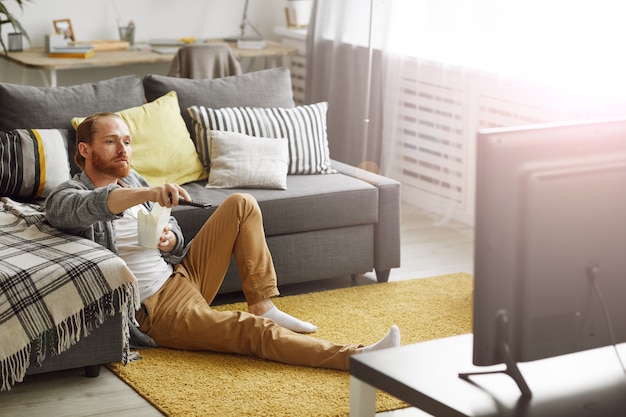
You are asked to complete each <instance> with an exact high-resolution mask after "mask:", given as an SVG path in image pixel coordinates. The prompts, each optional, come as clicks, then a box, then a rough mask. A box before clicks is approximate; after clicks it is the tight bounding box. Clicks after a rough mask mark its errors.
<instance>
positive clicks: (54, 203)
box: [46, 170, 188, 265]
mask: <svg viewBox="0 0 626 417" xmlns="http://www.w3.org/2000/svg"><path fill="white" fill-rule="evenodd" d="M121 183H123V184H124V186H125V187H149V184H148V182H147V181H146V180H145V179H144V178H143V177H142V176H141V175H139V174H138V173H137V172H135V171H134V170H131V172H130V174H129V175H128V176H127V177H126V178H123V179H122V180H121ZM120 187H121V185H119V184H110V185H108V186H107V187H100V188H95V187H94V185H93V183H92V182H91V180H90V179H89V177H88V176H87V175H86V174H85V173H84V172H80V173H78V174H76V175H74V177H73V178H72V179H71V180H68V181H65V182H64V183H62V184H60V185H59V186H58V187H57V188H56V189H55V190H54V191H52V193H51V194H50V195H49V196H48V198H47V199H46V218H47V219H48V222H50V224H51V225H52V226H54V227H55V228H57V229H59V230H61V231H64V232H67V233H71V234H74V235H79V236H83V237H85V238H87V239H90V240H93V241H95V242H97V243H99V244H101V245H102V246H104V247H105V248H107V249H109V250H110V251H111V252H113V253H115V254H118V249H117V245H116V244H115V226H114V224H113V220H116V219H119V218H121V217H122V215H123V213H111V212H110V211H109V208H108V207H107V198H108V196H109V192H111V190H114V189H116V188H120ZM144 206H146V208H148V209H151V207H152V203H150V202H146V203H144ZM170 223H171V225H172V229H171V231H172V232H173V233H174V234H175V235H176V238H177V243H176V247H175V248H174V249H173V250H172V251H171V252H169V253H166V252H162V255H163V259H165V261H166V262H168V263H170V264H173V265H175V264H178V263H180V262H181V261H182V259H183V257H184V256H185V254H186V253H187V250H188V247H186V246H185V239H184V237H183V233H182V231H181V229H180V226H179V225H178V222H177V221H176V219H175V218H174V217H170Z"/></svg>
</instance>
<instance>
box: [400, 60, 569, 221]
mask: <svg viewBox="0 0 626 417" xmlns="http://www.w3.org/2000/svg"><path fill="white" fill-rule="evenodd" d="M400 80H401V81H400V83H399V84H400V91H399V106H398V109H399V111H398V112H397V116H394V117H397V119H396V120H395V126H394V130H395V135H394V136H393V140H394V147H393V154H392V161H393V162H392V163H391V164H390V166H391V167H392V168H391V172H390V173H389V175H390V176H392V177H393V178H395V179H397V180H399V181H400V182H401V183H402V199H403V201H404V202H405V203H408V204H410V205H413V206H417V207H419V208H422V209H424V210H427V211H429V212H432V213H435V214H437V215H438V216H441V219H442V221H445V220H449V219H452V220H456V221H459V222H462V223H465V224H468V225H473V223H474V205H475V169H476V153H475V146H476V133H477V131H478V130H479V129H482V128H487V127H502V126H514V125H521V124H533V123H542V122H549V121H560V120H568V119H572V118H574V117H580V115H579V114H575V113H576V112H575V111H574V110H572V109H571V107H570V106H567V105H564V103H563V102H562V101H560V100H561V99H559V97H558V95H557V94H556V93H550V92H549V91H546V90H542V89H541V88H539V87H538V86H536V85H535V86H533V85H529V84H520V83H519V82H518V83H517V84H516V83H513V82H511V81H510V80H503V79H498V77H495V76H489V75H485V74H481V73H478V72H472V71H463V70H461V69H460V68H457V69H454V68H450V67H446V68H445V71H444V67H443V66H442V65H438V64H436V63H420V64H419V65H418V63H417V62H415V61H413V62H405V63H404V64H403V68H402V69H401V76H400ZM557 109H558V110H557Z"/></svg>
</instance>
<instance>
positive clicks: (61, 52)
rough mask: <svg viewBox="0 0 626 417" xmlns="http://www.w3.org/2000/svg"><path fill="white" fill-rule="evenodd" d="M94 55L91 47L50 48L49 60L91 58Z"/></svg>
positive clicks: (94, 51)
mask: <svg viewBox="0 0 626 417" xmlns="http://www.w3.org/2000/svg"><path fill="white" fill-rule="evenodd" d="M95 54H96V50H95V49H94V47H93V46H92V45H67V46H55V47H53V48H50V52H49V53H48V56H49V57H50V58H91V57H92V56H94V55H95Z"/></svg>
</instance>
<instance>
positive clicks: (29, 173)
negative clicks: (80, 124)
mask: <svg viewBox="0 0 626 417" xmlns="http://www.w3.org/2000/svg"><path fill="white" fill-rule="evenodd" d="M69 178H70V165H69V162H68V155H67V130H65V129H60V130H57V129H15V130H12V131H10V132H0V195H2V196H9V197H22V198H27V199H32V198H41V197H47V196H48V194H50V192H51V191H52V190H54V188H55V187H56V186H57V185H59V184H60V183H62V182H63V181H66V180H68V179H69Z"/></svg>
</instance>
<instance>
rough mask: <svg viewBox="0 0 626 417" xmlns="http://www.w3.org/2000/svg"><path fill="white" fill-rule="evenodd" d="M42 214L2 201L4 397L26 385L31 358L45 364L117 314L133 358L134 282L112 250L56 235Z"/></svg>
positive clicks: (0, 351) (0, 386) (0, 379)
mask: <svg viewBox="0 0 626 417" xmlns="http://www.w3.org/2000/svg"><path fill="white" fill-rule="evenodd" d="M42 210H43V209H42V208H41V207H39V206H36V205H28V204H23V203H17V202H15V201H12V200H10V199H8V198H6V197H3V198H1V199H0V391H2V390H7V389H10V388H11V386H12V385H13V384H14V383H16V382H20V381H22V379H23V377H24V375H25V373H26V370H27V368H28V367H29V365H30V360H31V357H34V358H35V359H36V361H37V363H39V364H41V361H43V360H44V359H45V357H46V355H56V354H59V353H61V352H63V351H65V350H66V349H68V348H69V347H70V346H72V345H73V344H74V343H76V342H78V341H79V340H80V339H81V337H85V336H87V335H89V333H90V332H91V330H93V329H94V327H98V326H99V325H100V324H102V323H103V322H104V320H106V318H107V317H108V316H112V315H114V314H115V313H116V312H117V311H121V312H122V315H123V317H124V320H123V322H124V326H123V327H124V329H122V332H121V333H122V334H120V338H124V339H123V340H124V341H125V343H124V346H125V349H124V352H122V353H123V358H124V360H125V361H126V360H127V358H128V355H129V350H128V320H129V319H130V318H133V317H134V311H135V309H136V307H137V304H138V303H139V295H138V290H137V286H136V280H135V277H134V276H133V275H132V273H131V272H130V270H128V268H127V267H126V264H125V263H124V262H123V261H122V260H121V259H120V258H118V257H117V256H115V255H114V254H113V253H111V252H110V251H109V250H107V249H105V248H103V247H102V246H100V245H98V244H96V243H94V242H92V241H90V240H87V239H84V238H81V237H77V236H72V235H68V234H65V233H62V232H60V231H58V230H56V229H54V228H53V227H52V226H50V225H49V224H48V223H47V222H46V220H45V214H44V213H43V211H42ZM115 300H119V301H118V302H117V303H116V302H114V301H115Z"/></svg>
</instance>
